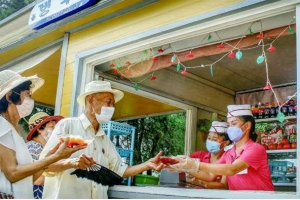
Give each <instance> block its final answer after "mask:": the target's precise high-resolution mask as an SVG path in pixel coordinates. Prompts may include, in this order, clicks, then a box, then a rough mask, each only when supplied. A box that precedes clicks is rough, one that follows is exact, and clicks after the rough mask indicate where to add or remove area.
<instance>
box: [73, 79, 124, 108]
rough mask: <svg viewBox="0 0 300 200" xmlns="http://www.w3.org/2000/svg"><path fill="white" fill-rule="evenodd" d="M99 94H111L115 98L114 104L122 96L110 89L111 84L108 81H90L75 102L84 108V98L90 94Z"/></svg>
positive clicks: (118, 91) (122, 94)
mask: <svg viewBox="0 0 300 200" xmlns="http://www.w3.org/2000/svg"><path fill="white" fill-rule="evenodd" d="M99 92H110V93H113V94H114V97H115V103H117V102H118V101H120V100H121V99H122V98H123V96H124V93H123V92H121V91H120V90H116V89H111V84H110V82H108V81H92V82H89V83H88V84H87V85H86V86H85V88H84V93H83V94H81V95H79V96H78V98H77V102H78V103H79V104H80V105H82V106H85V98H86V97H87V96H88V95H90V94H94V93H99Z"/></svg>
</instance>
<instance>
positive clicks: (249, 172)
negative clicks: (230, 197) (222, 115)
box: [170, 105, 274, 191]
mask: <svg viewBox="0 0 300 200" xmlns="http://www.w3.org/2000/svg"><path fill="white" fill-rule="evenodd" d="M227 122H228V124H229V127H228V129H227V133H228V136H229V138H230V140H232V141H233V142H235V144H234V146H233V147H232V148H231V149H229V150H228V151H226V152H225V153H224V154H223V156H222V157H221V158H220V159H219V161H218V162H217V163H216V164H211V163H204V162H200V161H199V160H197V159H192V158H190V157H187V156H177V157H175V159H176V160H178V161H179V163H178V164H174V165H170V167H172V170H178V171H185V172H197V174H198V175H197V177H198V178H201V179H202V180H204V181H212V180H215V179H216V177H217V175H223V176H227V182H228V188H229V189H230V190H268V191H274V186H273V184H272V181H271V176H270V170H269V166H268V158H267V153H266V150H265V148H264V147H263V146H262V145H260V144H258V143H256V142H254V141H256V137H257V135H256V133H255V131H254V130H255V121H254V118H253V115H252V112H251V108H250V105H229V106H228V114H227ZM216 174H217V175H216Z"/></svg>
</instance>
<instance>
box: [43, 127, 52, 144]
mask: <svg viewBox="0 0 300 200" xmlns="http://www.w3.org/2000/svg"><path fill="white" fill-rule="evenodd" d="M52 132H53V129H50V130H47V136H45V137H44V138H45V140H46V141H48V140H49V138H50V136H51V134H52Z"/></svg>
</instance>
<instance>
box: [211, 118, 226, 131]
mask: <svg viewBox="0 0 300 200" xmlns="http://www.w3.org/2000/svg"><path fill="white" fill-rule="evenodd" d="M227 127H228V123H227V122H218V121H213V122H212V124H211V127H210V129H209V132H217V133H226V132H227Z"/></svg>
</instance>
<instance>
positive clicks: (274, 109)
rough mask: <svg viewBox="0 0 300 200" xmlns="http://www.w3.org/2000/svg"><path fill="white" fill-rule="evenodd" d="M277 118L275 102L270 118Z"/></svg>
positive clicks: (272, 105)
mask: <svg viewBox="0 0 300 200" xmlns="http://www.w3.org/2000/svg"><path fill="white" fill-rule="evenodd" d="M274 117H276V104H275V103H274V102H273V103H272V104H271V109H270V118H274Z"/></svg>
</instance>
